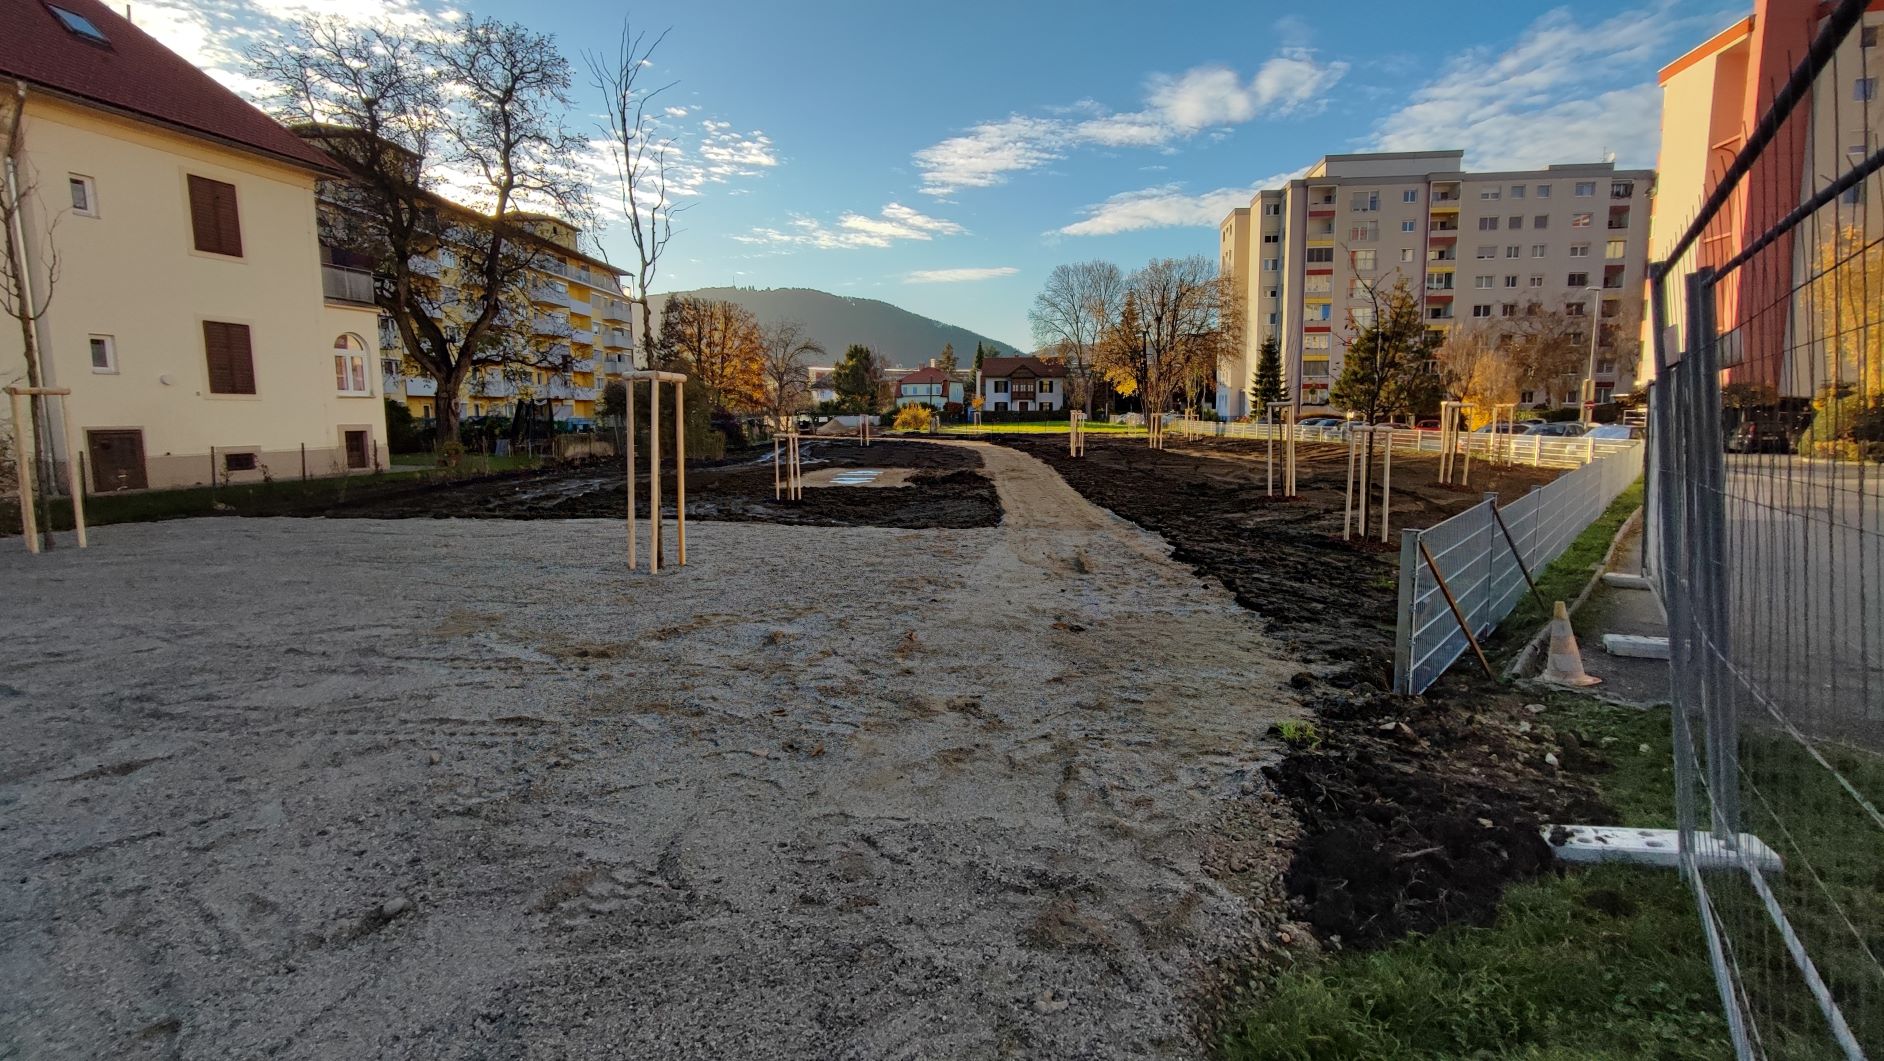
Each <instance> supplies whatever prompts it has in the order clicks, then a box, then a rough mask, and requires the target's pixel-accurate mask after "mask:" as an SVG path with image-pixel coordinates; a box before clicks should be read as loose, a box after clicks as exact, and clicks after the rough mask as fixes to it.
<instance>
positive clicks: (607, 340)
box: [598, 328, 635, 350]
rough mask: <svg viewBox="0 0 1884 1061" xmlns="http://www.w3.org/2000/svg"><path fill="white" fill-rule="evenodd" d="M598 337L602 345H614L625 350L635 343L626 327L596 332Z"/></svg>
mask: <svg viewBox="0 0 1884 1061" xmlns="http://www.w3.org/2000/svg"><path fill="white" fill-rule="evenodd" d="M598 338H599V339H600V340H601V342H602V345H603V346H608V347H614V348H616V349H620V350H626V349H628V348H629V347H631V346H633V345H635V344H634V340H633V339H632V338H631V337H629V335H628V330H627V329H626V328H610V329H608V330H607V331H606V332H601V333H598Z"/></svg>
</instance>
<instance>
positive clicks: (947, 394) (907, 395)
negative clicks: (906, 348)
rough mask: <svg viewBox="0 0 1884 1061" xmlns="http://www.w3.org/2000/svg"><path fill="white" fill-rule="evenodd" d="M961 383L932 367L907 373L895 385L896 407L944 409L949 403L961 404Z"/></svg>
mask: <svg viewBox="0 0 1884 1061" xmlns="http://www.w3.org/2000/svg"><path fill="white" fill-rule="evenodd" d="M961 401H962V384H961V381H959V380H955V379H951V378H950V377H949V374H948V373H946V372H944V371H942V370H941V369H939V368H935V367H933V366H930V367H927V368H919V369H917V370H915V371H914V372H911V373H909V374H908V375H906V376H904V377H903V378H902V379H900V380H898V381H897V383H896V405H897V407H898V408H901V407H902V406H905V405H927V406H929V407H930V408H933V409H942V408H945V407H946V406H947V405H948V404H949V403H950V402H954V403H956V404H958V405H959V404H961Z"/></svg>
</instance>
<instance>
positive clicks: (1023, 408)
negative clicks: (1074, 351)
mask: <svg viewBox="0 0 1884 1061" xmlns="http://www.w3.org/2000/svg"><path fill="white" fill-rule="evenodd" d="M975 393H976V395H977V396H979V397H980V398H981V403H982V404H981V411H982V412H984V413H1030V412H1056V411H1058V410H1060V409H1064V408H1065V407H1066V366H1065V365H1063V364H1061V363H1060V362H1057V361H1048V360H1045V359H1043V358H1038V357H989V358H984V359H982V362H981V369H980V371H978V372H976V373H975Z"/></svg>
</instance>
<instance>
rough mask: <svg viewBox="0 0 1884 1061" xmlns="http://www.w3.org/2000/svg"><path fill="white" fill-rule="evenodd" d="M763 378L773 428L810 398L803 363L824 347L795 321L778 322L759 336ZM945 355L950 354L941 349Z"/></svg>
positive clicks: (820, 353)
mask: <svg viewBox="0 0 1884 1061" xmlns="http://www.w3.org/2000/svg"><path fill="white" fill-rule="evenodd" d="M760 346H761V350H762V352H763V362H764V365H763V375H764V377H765V397H766V412H767V413H768V414H769V415H770V416H771V418H772V425H773V426H774V427H777V426H778V425H780V424H783V423H784V422H785V418H786V417H788V416H790V415H791V414H793V413H795V412H797V411H798V410H800V409H802V408H804V407H805V406H806V405H807V404H809V403H810V401H811V376H810V374H809V371H808V368H807V365H806V362H807V361H808V360H809V359H810V358H811V357H812V356H813V355H816V356H819V357H823V356H824V347H822V346H820V345H819V344H818V342H817V341H816V340H815V339H812V338H811V337H810V336H808V335H806V334H805V326H804V325H802V324H799V323H798V322H797V321H778V322H775V323H773V324H768V325H766V326H765V329H764V331H763V332H762V333H761V335H760ZM945 356H947V357H953V356H954V354H953V353H952V352H947V351H945Z"/></svg>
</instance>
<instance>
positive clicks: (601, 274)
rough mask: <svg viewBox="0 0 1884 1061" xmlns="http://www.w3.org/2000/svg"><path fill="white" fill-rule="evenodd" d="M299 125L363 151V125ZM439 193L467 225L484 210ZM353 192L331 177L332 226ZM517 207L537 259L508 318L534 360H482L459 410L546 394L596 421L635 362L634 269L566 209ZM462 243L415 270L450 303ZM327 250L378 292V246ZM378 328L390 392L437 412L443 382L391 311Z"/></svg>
mask: <svg viewBox="0 0 1884 1061" xmlns="http://www.w3.org/2000/svg"><path fill="white" fill-rule="evenodd" d="M294 132H295V134H296V135H297V136H299V137H301V138H302V139H303V140H305V141H306V142H307V143H308V144H309V145H310V146H312V147H314V148H317V149H320V150H322V151H324V152H327V153H329V155H330V157H332V158H334V159H336V160H337V161H342V162H344V160H345V159H348V158H355V157H359V156H360V155H361V154H362V153H363V152H362V151H361V150H360V148H361V143H360V141H361V140H362V139H363V137H364V136H365V134H363V133H361V132H360V131H359V130H357V129H352V128H348V127H346V126H340V125H297V126H295V127H294ZM380 147H381V149H382V150H386V151H391V152H395V153H397V154H398V155H399V156H402V157H406V158H408V159H409V161H410V164H411V166H412V168H413V170H414V172H415V173H416V170H417V168H418V165H419V160H418V158H417V157H416V156H413V155H411V153H410V152H407V151H404V150H403V149H401V148H398V147H396V146H394V145H391V144H381V145H380ZM433 198H434V203H435V206H436V208H437V209H438V210H439V211H440V212H441V214H442V213H445V212H455V213H456V214H457V215H458V216H459V217H461V218H462V219H463V220H464V222H465V224H466V227H469V226H471V225H475V224H476V223H478V221H479V218H477V217H475V216H474V215H472V214H471V213H470V211H468V210H466V209H465V208H464V207H462V206H460V205H458V204H457V203H454V202H452V201H450V200H449V199H445V198H443V197H433ZM347 201H348V197H347V194H346V182H345V180H344V179H337V180H329V181H326V182H324V183H323V185H322V187H321V194H320V210H321V215H322V218H323V221H325V222H327V223H328V227H329V228H330V229H331V230H337V231H338V230H344V229H345V228H346V227H347V226H346V225H345V223H344V221H343V217H344V213H343V212H344V211H345V210H346V209H347ZM509 216H510V218H511V220H512V221H513V222H514V223H515V224H516V225H517V228H518V229H520V230H521V232H522V238H523V239H526V240H528V241H529V242H530V243H531V244H532V245H533V247H532V254H533V258H534V260H533V262H532V265H531V268H530V269H529V270H528V272H529V275H528V276H527V278H526V279H525V281H524V283H523V285H522V286H523V292H522V293H523V295H524V296H525V298H526V299H527V305H525V306H523V307H511V306H506V308H505V310H504V316H503V317H502V318H500V320H499V326H500V327H502V328H506V329H510V330H511V333H512V336H511V337H512V338H513V339H515V340H516V342H515V343H513V344H512V345H515V346H518V347H520V348H522V347H527V348H529V349H530V351H531V352H532V355H533V356H532V357H531V358H530V359H529V360H530V361H531V362H532V364H531V365H523V364H516V365H507V366H504V367H503V368H501V369H499V368H495V367H493V368H489V369H484V370H480V371H479V372H478V373H477V374H476V375H474V376H473V377H472V378H470V379H468V380H466V381H465V383H464V385H463V387H462V388H461V389H460V393H459V394H458V395H457V396H456V399H455V402H456V405H457V412H458V414H459V415H460V416H489V415H499V414H501V415H510V414H512V413H514V411H515V409H516V405H517V403H518V402H519V401H527V402H531V403H541V402H547V403H549V406H550V410H551V413H552V415H553V416H554V418H555V419H556V420H557V421H559V422H565V423H569V424H572V425H588V424H592V423H593V421H594V417H595V410H596V405H597V403H598V402H599V401H600V398H601V389H602V385H603V383H604V381H605V380H606V379H607V377H608V376H610V375H615V376H619V375H621V374H622V373H624V372H629V371H632V370H633V367H634V354H633V347H634V343H633V339H632V336H631V329H630V316H629V309H630V303H629V302H628V301H627V299H626V298H624V297H623V295H622V290H621V277H622V276H623V275H625V271H624V270H620V269H616V268H615V267H613V266H611V265H609V264H608V263H607V262H605V261H602V260H601V259H599V258H596V257H593V256H591V255H589V254H587V253H585V252H583V250H582V249H581V230H580V229H578V228H577V227H576V226H575V225H572V224H570V223H569V222H567V221H565V220H563V219H561V218H558V217H552V216H550V215H547V214H533V213H525V212H521V211H518V212H513V213H512V214H510V215H509ZM463 249H464V248H463V247H456V248H454V247H453V246H451V245H450V244H449V243H448V242H447V243H444V244H442V245H440V246H438V247H437V248H436V249H434V250H433V251H432V252H431V253H430V254H429V255H428V256H427V257H425V258H424V259H423V260H420V261H417V262H414V263H413V268H414V271H415V272H417V273H420V274H422V275H424V276H426V277H428V278H430V279H432V280H435V281H437V282H438V283H439V285H440V286H441V290H440V292H439V294H440V296H441V299H440V301H441V303H443V304H450V303H451V302H452V301H454V299H455V285H456V283H457V274H458V269H459V254H458V252H459V251H462V250H463ZM322 253H323V260H324V261H325V262H326V263H327V267H328V269H329V270H330V271H334V272H340V273H347V274H351V275H350V276H348V277H347V279H348V280H349V282H350V283H351V284H352V285H353V286H354V287H355V288H357V289H359V290H360V291H362V292H363V293H364V295H363V297H364V298H365V299H366V300H368V301H371V299H372V290H373V277H372V274H371V272H370V266H371V265H372V264H373V263H372V255H370V254H369V255H361V254H359V253H358V251H357V250H348V249H345V248H339V247H325V248H323V249H322ZM376 331H377V339H378V348H379V357H380V375H381V378H382V383H381V386H382V388H383V389H384V391H385V393H386V395H387V396H388V397H390V398H394V399H397V400H403V401H404V402H405V403H406V407H407V408H408V409H409V410H410V411H411V413H412V415H413V416H414V417H415V418H417V419H420V420H429V419H433V418H434V417H435V416H436V415H437V402H438V382H437V381H436V380H434V379H431V378H430V377H429V376H427V375H425V374H424V372H423V371H422V370H421V369H420V367H419V366H418V364H417V363H416V361H414V360H413V359H412V358H410V357H408V356H406V351H405V345H404V343H403V342H402V340H401V338H400V336H399V333H398V330H397V329H396V328H395V327H393V322H392V320H391V318H389V317H383V318H382V319H381V320H380V322H379V325H378V327H377V329H376ZM537 366H541V367H537Z"/></svg>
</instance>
